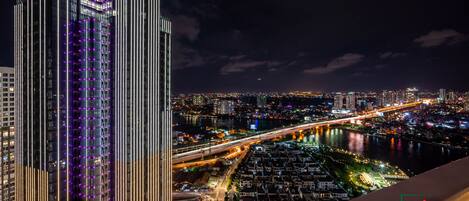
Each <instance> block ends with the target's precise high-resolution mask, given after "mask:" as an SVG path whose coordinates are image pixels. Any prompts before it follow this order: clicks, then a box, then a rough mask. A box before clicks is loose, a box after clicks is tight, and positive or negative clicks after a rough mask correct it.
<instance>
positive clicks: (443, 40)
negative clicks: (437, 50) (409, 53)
mask: <svg viewBox="0 0 469 201" xmlns="http://www.w3.org/2000/svg"><path fill="white" fill-rule="evenodd" d="M466 39H467V36H466V35H464V34H462V33H459V32H457V31H455V30H452V29H445V30H440V31H431V32H430V33H428V34H425V35H423V36H420V37H418V38H416V39H415V40H414V42H416V43H418V44H420V46H421V47H424V48H428V47H436V46H440V45H454V44H458V43H460V42H463V41H465V40H466Z"/></svg>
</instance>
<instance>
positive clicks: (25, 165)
mask: <svg viewBox="0 0 469 201" xmlns="http://www.w3.org/2000/svg"><path fill="white" fill-rule="evenodd" d="M14 13H15V77H16V84H15V85H16V97H15V99H16V100H17V101H16V103H17V104H16V105H15V110H16V114H15V123H16V129H17V132H16V138H15V140H16V146H15V156H16V162H17V163H16V167H15V170H16V177H15V179H16V200H18V201H25V200H27V201H43V200H44V201H45V200H49V201H54V200H57V201H58V200H60V201H62V200H67V201H68V200H110V198H111V197H110V186H111V177H110V176H111V174H110V150H111V144H110V142H111V135H110V132H111V129H112V128H111V127H110V126H111V108H110V107H111V99H110V97H111V91H110V90H111V70H112V66H111V65H112V57H111V55H112V52H111V47H112V46H111V41H112V39H111V37H112V35H111V31H112V28H111V25H112V1H111V0H95V1H89V0H60V1H59V0H16V2H15V6H14Z"/></svg>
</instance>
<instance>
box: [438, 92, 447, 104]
mask: <svg viewBox="0 0 469 201" xmlns="http://www.w3.org/2000/svg"><path fill="white" fill-rule="evenodd" d="M438 101H439V102H440V103H446V89H440V95H439V96H438Z"/></svg>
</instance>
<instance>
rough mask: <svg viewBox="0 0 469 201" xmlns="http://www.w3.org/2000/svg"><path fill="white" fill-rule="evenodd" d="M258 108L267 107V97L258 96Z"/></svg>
mask: <svg viewBox="0 0 469 201" xmlns="http://www.w3.org/2000/svg"><path fill="white" fill-rule="evenodd" d="M256 102H257V107H258V108H265V107H266V106H267V96H264V95H260V96H257V100H256Z"/></svg>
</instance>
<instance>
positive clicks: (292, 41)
mask: <svg viewBox="0 0 469 201" xmlns="http://www.w3.org/2000/svg"><path fill="white" fill-rule="evenodd" d="M8 4H11V3H9V1H1V3H0V9H1V10H0V17H1V19H2V20H1V22H2V23H3V25H4V26H3V27H4V30H3V31H2V32H0V44H2V49H1V54H0V65H12V63H13V62H12V60H13V53H12V52H13V26H12V22H13V16H12V13H13V12H12V10H13V8H12V7H11V5H8ZM161 8H162V12H163V14H164V15H166V16H168V17H170V18H171V19H172V21H173V33H174V36H173V89H174V92H175V93H190V92H232V91H266V92H268V91H291V90H320V91H336V90H378V89H399V88H405V87H411V86H415V87H418V88H422V89H438V88H448V89H456V90H469V81H468V80H469V14H468V13H469V2H467V0H451V1H443V0H439V1H435V0H426V1H420V0H393V1H385V0H378V1H377V0H361V1H351V0H327V1H314V0H288V1H287V0H162V2H161Z"/></svg>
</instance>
